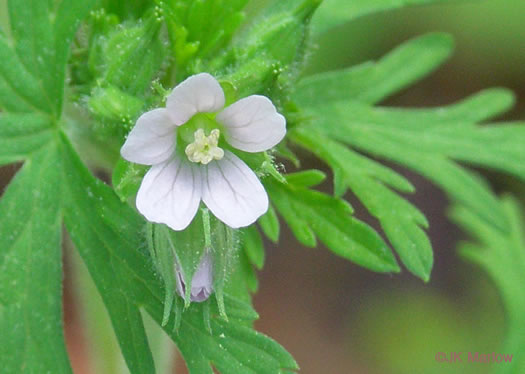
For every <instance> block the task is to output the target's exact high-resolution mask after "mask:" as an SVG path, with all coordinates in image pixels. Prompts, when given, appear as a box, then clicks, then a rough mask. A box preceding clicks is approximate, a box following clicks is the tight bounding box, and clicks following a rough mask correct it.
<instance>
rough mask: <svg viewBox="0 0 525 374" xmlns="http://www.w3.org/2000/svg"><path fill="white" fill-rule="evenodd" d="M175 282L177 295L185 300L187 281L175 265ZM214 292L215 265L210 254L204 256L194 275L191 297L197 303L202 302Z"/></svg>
mask: <svg viewBox="0 0 525 374" xmlns="http://www.w3.org/2000/svg"><path fill="white" fill-rule="evenodd" d="M175 275H176V277H175V280H176V282H177V293H178V294H179V295H180V296H181V297H182V298H184V295H185V292H186V281H185V280H184V275H183V274H182V271H181V269H180V267H179V266H178V265H177V264H175ZM212 292H213V265H212V259H211V256H210V254H209V253H208V252H206V253H205V254H204V256H203V257H202V259H201V262H200V264H199V267H198V268H197V271H196V272H195V274H194V275H193V279H192V281H191V296H190V300H191V301H195V302H198V303H200V302H202V301H205V300H207V299H208V297H210V295H211V293H212Z"/></svg>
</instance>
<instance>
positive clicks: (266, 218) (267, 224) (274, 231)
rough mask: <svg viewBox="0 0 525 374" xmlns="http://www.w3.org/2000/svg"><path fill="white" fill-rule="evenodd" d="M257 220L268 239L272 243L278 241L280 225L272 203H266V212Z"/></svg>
mask: <svg viewBox="0 0 525 374" xmlns="http://www.w3.org/2000/svg"><path fill="white" fill-rule="evenodd" d="M257 222H258V223H259V225H260V226H261V230H262V231H263V233H264V235H266V236H267V237H268V239H270V240H271V241H272V242H274V243H277V241H279V234H280V231H281V225H280V224H279V219H278V218H277V214H276V213H275V209H274V207H273V205H271V204H270V205H268V212H266V213H265V214H264V215H263V216H261V217H260V218H259V220H258V221H257Z"/></svg>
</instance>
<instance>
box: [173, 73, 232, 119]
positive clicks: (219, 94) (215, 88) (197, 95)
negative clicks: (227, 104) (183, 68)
mask: <svg viewBox="0 0 525 374" xmlns="http://www.w3.org/2000/svg"><path fill="white" fill-rule="evenodd" d="M224 100H225V99H224V92H223V91H222V88H221V86H220V84H219V82H217V80H216V79H215V78H214V77H212V76H211V75H210V74H208V73H201V74H197V75H192V76H191V77H189V78H188V79H186V80H185V81H184V82H182V83H180V84H179V85H178V86H177V87H175V88H174V89H173V91H172V93H171V94H170V95H169V96H168V100H167V103H166V108H167V109H168V112H169V115H170V116H171V118H172V119H173V121H174V122H175V124H176V125H177V126H180V125H182V124H184V123H186V122H187V121H188V120H189V119H190V118H191V117H192V116H193V115H194V114H196V113H202V112H206V113H207V112H217V111H219V110H221V109H222V108H223V107H224Z"/></svg>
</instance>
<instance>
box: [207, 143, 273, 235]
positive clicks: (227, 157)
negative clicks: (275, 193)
mask: <svg viewBox="0 0 525 374" xmlns="http://www.w3.org/2000/svg"><path fill="white" fill-rule="evenodd" d="M202 200H203V201H204V203H205V204H206V206H207V207H208V208H209V209H210V210H211V211H212V213H213V214H214V215H215V216H216V217H217V218H218V219H220V220H221V221H223V222H224V223H225V224H227V225H228V226H230V227H232V228H238V227H244V226H248V225H250V224H252V223H253V222H255V221H256V220H257V218H259V217H260V216H261V215H263V214H264V213H266V211H267V210H268V195H267V194H266V191H265V189H264V187H263V186H262V184H261V182H260V181H259V179H258V178H257V176H256V175H255V173H254V172H253V171H252V170H251V169H250V168H249V167H248V166H247V165H246V164H245V163H244V162H243V161H241V160H240V159H239V158H238V157H237V156H235V155H234V154H233V153H231V152H229V151H225V152H224V158H223V159H222V160H218V161H212V162H210V163H209V164H208V165H207V166H205V167H203V176H202Z"/></svg>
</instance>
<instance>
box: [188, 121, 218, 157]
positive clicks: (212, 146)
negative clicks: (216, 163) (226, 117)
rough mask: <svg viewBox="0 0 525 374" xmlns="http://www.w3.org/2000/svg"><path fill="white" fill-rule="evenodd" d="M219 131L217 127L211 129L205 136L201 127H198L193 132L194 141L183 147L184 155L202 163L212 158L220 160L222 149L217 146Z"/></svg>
mask: <svg viewBox="0 0 525 374" xmlns="http://www.w3.org/2000/svg"><path fill="white" fill-rule="evenodd" d="M220 134H221V132H220V131H219V130H218V129H214V130H212V131H211V133H210V135H208V136H206V135H205V134H204V130H203V129H198V130H197V131H195V133H194V134H193V137H194V138H195V141H194V142H193V143H190V144H188V146H187V147H186V149H185V152H186V156H188V159H189V160H190V161H191V162H200V163H201V164H203V165H207V164H209V163H210V162H211V161H213V160H220V159H222V158H223V157H224V151H223V150H222V148H220V147H219V146H218V144H219V136H220Z"/></svg>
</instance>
